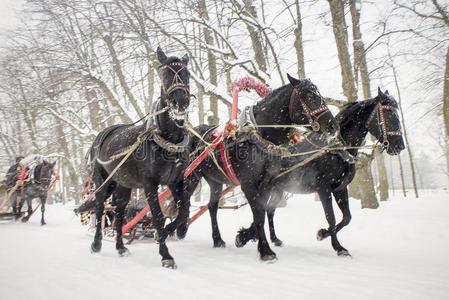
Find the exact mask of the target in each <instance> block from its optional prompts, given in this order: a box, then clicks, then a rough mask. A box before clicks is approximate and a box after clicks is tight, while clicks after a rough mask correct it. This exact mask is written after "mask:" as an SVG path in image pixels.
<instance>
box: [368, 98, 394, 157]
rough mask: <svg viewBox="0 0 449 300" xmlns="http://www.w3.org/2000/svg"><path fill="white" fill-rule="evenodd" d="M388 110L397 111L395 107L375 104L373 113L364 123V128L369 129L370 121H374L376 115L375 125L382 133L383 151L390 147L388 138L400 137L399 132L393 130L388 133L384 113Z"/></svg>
mask: <svg viewBox="0 0 449 300" xmlns="http://www.w3.org/2000/svg"><path fill="white" fill-rule="evenodd" d="M385 110H390V111H393V112H396V111H397V107H394V106H392V105H382V104H381V103H380V102H379V103H377V104H376V107H374V109H373V111H372V112H371V114H370V116H369V118H368V120H367V121H366V127H367V128H369V125H370V123H371V121H372V120H373V119H374V115H375V114H377V118H378V122H377V125H378V126H379V130H380V132H381V133H382V138H383V142H382V146H383V148H384V149H387V148H388V146H389V145H390V142H389V141H388V136H402V132H401V130H395V131H389V130H388V126H387V119H386V118H385V114H384V111H385Z"/></svg>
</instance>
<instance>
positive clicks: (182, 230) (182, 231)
mask: <svg viewBox="0 0 449 300" xmlns="http://www.w3.org/2000/svg"><path fill="white" fill-rule="evenodd" d="M188 228H189V227H188V226H185V225H183V226H179V227H178V228H177V229H176V236H177V237H178V239H180V240H183V239H184V238H185V237H186V235H187V229H188Z"/></svg>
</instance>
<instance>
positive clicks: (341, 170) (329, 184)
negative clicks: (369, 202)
mask: <svg viewBox="0 0 449 300" xmlns="http://www.w3.org/2000/svg"><path fill="white" fill-rule="evenodd" d="M397 110H398V104H397V102H396V100H395V99H394V98H393V97H392V96H390V95H389V94H388V91H385V93H382V92H381V90H380V89H379V90H378V95H377V96H376V97H375V98H373V99H369V100H364V101H360V102H352V103H349V104H347V105H346V106H345V107H344V108H343V109H342V110H341V112H340V113H339V114H338V115H337V116H336V119H337V121H338V124H339V126H340V133H341V136H342V139H343V140H344V142H345V144H346V146H347V147H348V149H347V150H340V151H332V150H330V151H326V152H322V153H323V154H322V155H320V154H319V153H320V152H319V151H320V150H322V149H324V148H323V147H328V146H329V147H332V146H331V145H329V144H328V143H327V141H325V140H323V137H322V136H320V135H318V134H315V133H312V134H311V135H310V136H309V137H308V139H307V140H305V141H303V142H301V143H300V144H298V145H294V146H290V147H289V148H290V150H291V152H292V153H296V154H301V153H304V152H308V151H314V150H317V151H318V152H315V153H318V154H317V155H319V156H317V158H316V159H314V160H311V161H310V162H309V163H307V164H305V165H304V166H300V167H298V168H296V167H295V166H299V164H301V162H304V160H305V159H308V158H310V157H311V155H315V153H314V154H309V155H305V156H303V155H298V156H290V157H286V158H283V159H282V168H283V170H285V172H286V173H285V174H284V175H282V173H281V176H280V177H278V178H277V179H276V180H275V181H274V184H275V185H276V189H275V190H276V193H277V194H278V195H275V196H274V197H273V199H279V193H282V192H283V191H287V192H290V193H294V194H299V193H301V194H308V193H315V192H316V193H318V195H319V198H320V200H321V203H322V205H323V208H324V213H325V215H326V219H327V222H328V223H329V228H328V229H320V230H319V231H318V234H317V238H318V240H322V239H324V238H327V237H329V236H330V237H331V240H332V247H333V248H334V250H335V251H337V254H338V255H341V256H347V255H349V252H348V251H347V250H346V249H345V248H344V247H343V246H341V245H340V243H339V241H338V239H337V232H338V231H340V230H341V229H342V228H343V227H345V226H346V225H348V224H349V222H350V221H351V212H350V210H349V202H348V188H347V186H348V184H349V183H351V181H352V179H353V178H354V176H355V174H356V169H355V164H354V163H353V162H351V161H348V160H347V159H345V157H342V155H341V154H342V153H343V151H347V152H349V154H350V155H351V156H352V157H354V158H356V157H357V153H358V147H359V146H361V145H362V144H363V142H364V141H365V138H366V135H367V134H368V132H369V133H371V134H372V135H374V136H375V137H376V138H377V140H378V141H379V142H380V143H381V145H382V147H383V149H385V150H386V151H387V153H388V154H390V155H396V154H399V153H400V152H401V151H402V150H404V142H403V139H402V133H401V128H400V120H399V116H398V114H397ZM288 170H291V172H289V171H288ZM332 195H334V198H335V201H336V202H337V205H338V207H339V208H340V210H341V211H342V213H343V219H342V221H341V222H340V223H338V224H337V225H336V224H335V215H334V211H333V208H332ZM275 206H276V205H275V204H274V205H273V207H275ZM273 207H271V208H270V210H271V212H272V215H274V208H273ZM272 215H271V218H272ZM270 225H271V226H270V227H272V228H270V230H273V231H274V225H273V222H272V219H271V224H270ZM254 238H257V232H256V231H255V228H254V225H251V226H250V228H248V229H242V230H240V231H239V233H238V235H237V237H236V245H238V246H243V245H245V244H246V243H247V242H248V241H249V240H250V239H254Z"/></svg>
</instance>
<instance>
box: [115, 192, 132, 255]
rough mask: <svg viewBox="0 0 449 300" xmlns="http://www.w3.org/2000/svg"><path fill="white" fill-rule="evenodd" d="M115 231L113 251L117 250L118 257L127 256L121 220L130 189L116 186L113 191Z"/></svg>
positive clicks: (129, 195)
mask: <svg viewBox="0 0 449 300" xmlns="http://www.w3.org/2000/svg"><path fill="white" fill-rule="evenodd" d="M114 195H115V197H114V198H115V205H116V207H115V229H116V232H117V238H116V242H115V249H117V251H118V254H119V255H120V256H126V255H128V254H129V251H128V249H127V248H126V247H125V245H124V244H123V236H122V227H123V219H124V217H125V209H126V205H128V202H129V198H130V197H131V189H129V188H125V187H123V186H117V187H116V189H115V191H114Z"/></svg>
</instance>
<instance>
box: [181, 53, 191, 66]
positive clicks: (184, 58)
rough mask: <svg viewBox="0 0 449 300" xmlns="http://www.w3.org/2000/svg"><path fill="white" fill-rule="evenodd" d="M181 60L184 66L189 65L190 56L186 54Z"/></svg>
mask: <svg viewBox="0 0 449 300" xmlns="http://www.w3.org/2000/svg"><path fill="white" fill-rule="evenodd" d="M181 60H182V62H183V63H184V64H186V65H187V64H188V63H189V55H188V54H187V53H186V54H184V56H183V57H182V58H181Z"/></svg>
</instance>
